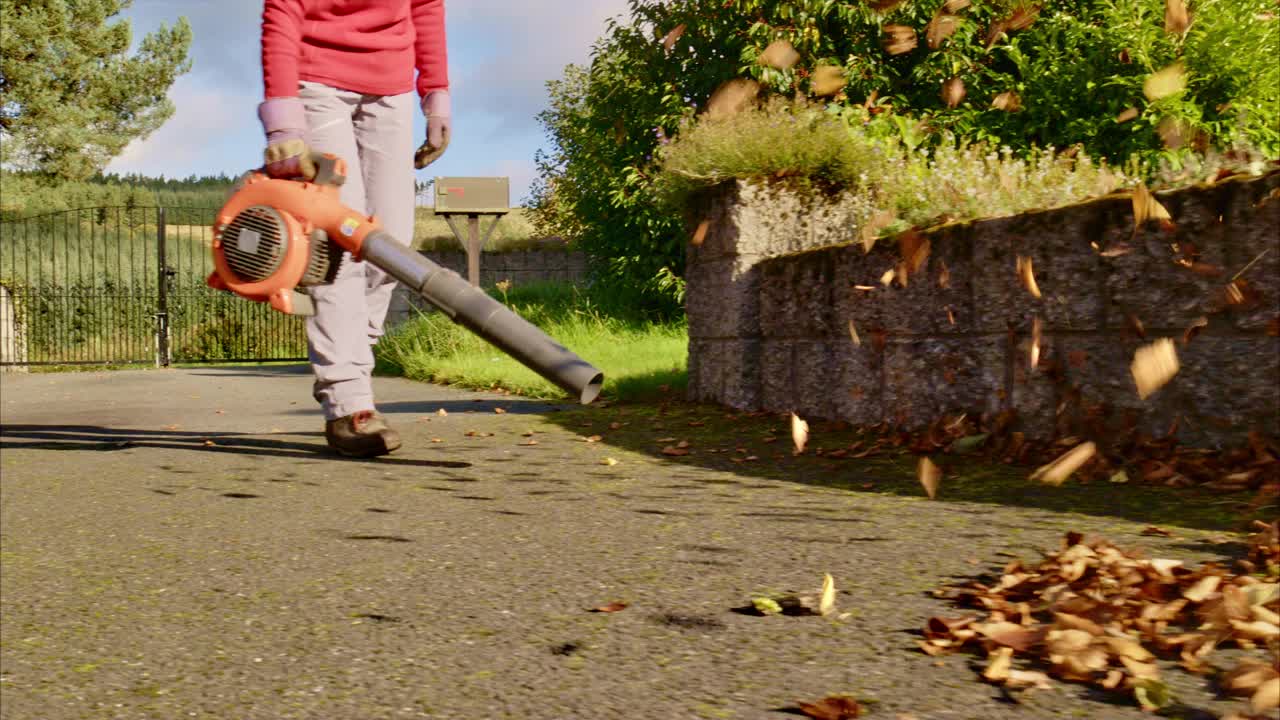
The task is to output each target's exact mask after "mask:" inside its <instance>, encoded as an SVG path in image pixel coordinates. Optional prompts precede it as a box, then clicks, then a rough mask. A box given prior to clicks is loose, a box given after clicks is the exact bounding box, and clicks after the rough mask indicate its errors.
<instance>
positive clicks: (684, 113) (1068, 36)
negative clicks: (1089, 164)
mask: <svg viewBox="0 0 1280 720" xmlns="http://www.w3.org/2000/svg"><path fill="white" fill-rule="evenodd" d="M1166 2H1169V3H1170V4H1171V5H1172V6H1174V7H1175V9H1176V7H1178V6H1180V0H1060V1H1059V2H1056V3H1053V4H1052V5H1032V4H1030V3H1029V2H1018V0H972V2H971V3H969V2H965V0H923V1H921V2H897V3H895V2H892V1H888V2H884V1H882V2H877V3H875V4H874V5H875V6H878V7H881V8H884V9H883V10H876V9H875V7H873V5H872V4H871V3H860V2H852V3H835V2H830V1H829V0H769V1H766V0H728V1H725V0H669V1H667V2H661V1H659V0H633V2H631V4H630V7H631V16H630V18H629V19H628V20H626V21H623V22H615V23H612V24H611V25H610V26H609V28H608V30H607V32H606V34H605V36H604V37H602V38H601V39H600V40H599V41H598V42H597V43H596V45H595V46H594V48H593V53H592V61H591V64H590V66H588V67H576V66H571V67H569V68H568V69H567V70H566V71H565V75H564V77H563V78H562V79H560V80H558V81H554V82H552V83H550V84H549V91H550V99H551V103H550V107H549V109H548V110H547V111H545V112H544V113H542V115H540V119H541V121H542V123H543V124H544V126H545V127H546V128H547V131H548V133H549V135H550V137H551V139H552V141H553V150H552V151H551V152H549V153H547V154H544V155H542V156H541V157H540V162H539V172H540V175H541V181H540V184H539V185H538V189H537V192H536V195H535V198H536V201H537V202H536V206H537V209H538V219H539V221H540V222H541V223H542V228H543V232H545V233H547V234H560V235H563V236H566V237H573V238H575V239H576V240H577V241H578V242H579V243H580V244H581V246H582V248H583V249H584V250H585V251H586V252H587V254H588V256H589V257H591V258H592V259H593V270H594V272H595V273H596V274H597V276H598V277H599V278H600V281H601V282H602V283H605V284H608V285H612V286H616V287H619V288H623V289H624V290H627V291H629V292H633V293H636V294H638V295H639V296H640V297H641V298H642V300H639V301H637V302H638V303H649V304H651V305H652V306H654V307H659V308H661V307H667V308H670V307H672V306H674V304H675V300H674V298H676V297H678V295H677V294H676V293H677V292H678V289H679V282H678V276H679V275H680V274H681V273H682V271H683V246H684V239H685V228H684V227H683V226H682V224H681V223H680V222H679V221H678V218H677V214H676V213H674V212H673V211H672V209H671V208H670V207H666V206H664V205H663V204H662V203H661V202H660V199H661V194H660V192H659V188H656V187H655V183H656V180H657V175H658V173H657V172H656V170H655V167H654V155H655V152H656V150H657V149H658V147H659V146H660V145H661V143H662V141H663V139H665V138H668V137H671V136H673V135H676V134H677V133H680V132H687V129H688V127H689V125H688V122H687V121H688V118H689V117H690V116H692V115H693V114H694V113H697V112H700V111H702V110H703V109H704V108H706V106H707V104H708V100H709V98H711V96H712V94H713V92H714V91H715V90H716V88H717V87H719V86H721V84H722V83H724V82H725V81H727V80H730V79H731V78H735V77H739V76H747V77H749V78H751V79H752V80H754V81H756V82H758V83H759V84H760V87H761V88H762V90H763V91H764V92H765V93H766V94H769V93H773V94H781V95H784V96H788V97H790V96H793V95H795V94H797V93H799V94H808V95H817V94H820V95H821V97H823V98H824V102H827V103H829V104H830V105H831V106H832V109H833V110H834V111H835V112H837V113H838V114H839V115H840V116H841V117H843V118H844V119H845V120H846V121H847V122H849V123H850V124H851V125H854V126H864V127H865V129H866V130H867V132H868V134H869V135H870V136H871V137H875V138H880V139H896V141H898V142H901V143H903V144H904V145H905V146H907V147H908V148H909V149H914V150H922V151H927V150H929V149H931V148H935V147H945V146H946V145H952V146H954V147H957V148H973V149H969V150H958V151H959V152H962V154H964V153H971V154H972V153H976V156H975V157H977V158H984V157H985V156H986V151H979V150H977V149H976V148H977V146H976V145H974V143H978V142H985V143H988V144H989V145H990V146H991V147H1009V148H1010V149H1011V150H1012V154H1013V155H1014V156H1018V157H1023V158H1028V162H1029V163H1031V164H1030V165H1028V167H1040V163H1043V162H1046V161H1047V160H1045V159H1044V157H1043V153H1044V152H1047V151H1049V150H1051V149H1052V148H1067V147H1073V146H1077V145H1078V146H1080V148H1081V150H1082V151H1083V152H1085V153H1087V154H1088V155H1089V156H1091V157H1093V158H1094V159H1095V160H1096V161H1103V160H1105V161H1108V162H1110V163H1111V164H1112V165H1113V166H1124V167H1129V166H1130V161H1131V158H1133V159H1134V163H1133V166H1134V167H1136V168H1139V169H1140V170H1141V171H1142V172H1143V173H1145V174H1148V175H1154V174H1156V173H1160V172H1164V173H1166V174H1168V175H1176V173H1177V172H1178V171H1179V169H1180V168H1182V167H1183V166H1185V165H1187V164H1192V165H1195V164H1198V163H1199V162H1200V161H1199V160H1198V159H1197V158H1196V155H1195V154H1196V153H1203V152H1204V151H1205V150H1208V149H1211V148H1214V147H1216V148H1218V149H1219V150H1222V151H1227V150H1230V149H1233V148H1236V147H1238V146H1244V147H1252V148H1256V149H1257V151H1259V152H1260V153H1261V154H1262V155H1264V156H1266V157H1275V156H1277V155H1278V154H1280V63H1276V62H1275V61H1274V58H1275V57H1277V56H1280V22H1278V21H1277V20H1276V9H1275V7H1274V3H1273V2H1272V0H1199V1H1198V2H1197V1H1195V0H1193V2H1192V5H1191V8H1190V18H1191V22H1190V25H1189V27H1187V28H1185V30H1184V29H1183V28H1181V27H1178V26H1177V25H1176V23H1175V24H1174V26H1173V27H1171V28H1169V29H1166V19H1165V14H1166V12H1165V3H1166ZM948 8H949V10H948ZM938 18H942V20H939V19H938ZM895 25H896V26H899V27H898V28H897V29H896V30H895V31H896V32H899V33H900V34H901V35H902V36H904V37H907V36H909V37H910V38H911V39H912V41H913V42H914V43H915V44H914V47H910V48H907V46H909V45H910V43H909V42H908V43H904V44H903V45H902V48H899V49H905V51H904V52H898V53H896V54H890V53H889V52H888V51H887V50H886V48H885V45H886V43H885V40H886V37H887V35H888V33H889V31H887V30H886V28H887V27H888V26H895ZM944 25H945V26H946V29H947V31H949V33H950V34H947V32H940V31H939V29H940V28H942V27H943V26H944ZM931 28H932V30H933V32H932V33H931V32H930V29H931ZM775 41H785V42H787V43H789V44H790V46H791V47H793V48H794V50H795V51H796V53H797V61H796V62H795V64H794V65H791V66H789V67H785V66H770V65H767V64H765V63H762V62H760V59H761V56H762V54H763V53H764V50H765V49H766V48H767V47H768V46H769V45H770V44H771V43H773V42H775ZM1169 67H1180V68H1181V69H1182V77H1181V84H1183V85H1185V87H1184V88H1183V89H1180V90H1178V89H1175V90H1174V91H1172V92H1167V93H1150V96H1149V94H1148V93H1147V92H1145V90H1144V86H1145V85H1146V82H1147V80H1148V78H1149V77H1151V75H1152V74H1153V73H1155V72H1157V71H1160V70H1162V69H1165V68H1169ZM824 68H825V69H824ZM832 76H834V77H835V78H836V79H837V80H836V85H837V87H834V88H819V87H816V85H818V84H820V83H818V80H819V79H822V78H830V77H832ZM944 84H950V87H951V88H952V90H953V91H958V90H959V89H960V88H963V94H962V95H961V93H959V92H954V93H953V94H952V95H951V96H950V98H949V99H947V98H944V97H943V92H942V89H943V87H944ZM815 90H816V91H818V92H817V93H815ZM998 98H1003V100H1002V101H998V100H997V99H998ZM1126 118H1127V119H1126ZM1121 120H1124V121H1121ZM740 139H741V140H742V141H743V142H744V143H751V140H750V138H747V137H745V136H743V137H742V138H740ZM944 140H945V142H944ZM957 143H959V145H957ZM965 143H968V145H965ZM794 152H799V151H794ZM841 152H843V151H841ZM942 152H943V153H946V152H950V151H949V150H942ZM1031 156H1036V157H1035V158H1032V157H1031ZM739 159H740V160H742V161H743V162H740V163H739V165H738V166H739V169H738V170H735V171H734V173H735V174H736V173H745V172H747V171H748V170H751V171H752V172H751V174H753V175H765V174H767V168H766V166H761V167H758V168H749V163H747V162H746V160H748V159H749V157H748V156H747V154H746V151H744V156H743V157H742V158H739ZM943 162H944V164H946V163H948V162H950V161H949V160H946V159H945V158H944V159H943ZM982 163H983V164H984V165H985V163H986V161H985V160H982ZM836 165H839V162H837V163H836ZM768 167H772V166H768ZM823 168H825V169H826V170H831V169H832V167H831V166H829V165H828V166H822V167H819V168H817V169H819V170H823ZM975 172H977V171H975ZM925 204H927V203H925ZM672 278H675V279H674V280H672ZM663 279H665V280H663Z"/></svg>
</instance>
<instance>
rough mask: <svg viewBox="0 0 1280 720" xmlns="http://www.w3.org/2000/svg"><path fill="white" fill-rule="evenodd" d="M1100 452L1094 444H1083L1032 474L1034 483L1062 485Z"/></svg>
mask: <svg viewBox="0 0 1280 720" xmlns="http://www.w3.org/2000/svg"><path fill="white" fill-rule="evenodd" d="M1097 452H1098V446H1097V445H1095V444H1094V443H1092V442H1083V443H1080V444H1079V445H1077V446H1075V447H1073V448H1071V449H1070V450H1068V451H1066V452H1065V453H1063V454H1062V455H1061V456H1059V457H1058V459H1057V460H1054V461H1053V462H1051V463H1049V464H1048V465H1045V466H1043V467H1041V468H1039V469H1038V470H1036V471H1035V472H1034V473H1032V474H1031V480H1032V482H1035V481H1039V482H1042V483H1045V484H1046V485H1061V484H1062V483H1064V482H1066V480H1067V478H1069V477H1071V475H1072V474H1073V473H1075V471H1077V470H1079V469H1080V468H1081V467H1083V466H1084V464H1085V463H1087V462H1089V460H1090V459H1092V458H1093V456H1094V454H1096V453H1097Z"/></svg>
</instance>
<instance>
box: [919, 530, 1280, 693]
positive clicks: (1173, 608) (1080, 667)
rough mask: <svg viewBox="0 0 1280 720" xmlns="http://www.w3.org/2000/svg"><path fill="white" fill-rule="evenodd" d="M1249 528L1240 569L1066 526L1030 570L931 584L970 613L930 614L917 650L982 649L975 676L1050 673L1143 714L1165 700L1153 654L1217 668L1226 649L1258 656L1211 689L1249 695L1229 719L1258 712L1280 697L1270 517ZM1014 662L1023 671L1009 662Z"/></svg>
mask: <svg viewBox="0 0 1280 720" xmlns="http://www.w3.org/2000/svg"><path fill="white" fill-rule="evenodd" d="M1255 525H1256V528H1257V533H1256V534H1255V535H1254V536H1253V537H1252V539H1251V543H1250V557H1249V559H1248V560H1247V561H1244V562H1245V564H1243V565H1242V566H1241V567H1239V568H1238V569H1239V570H1243V571H1244V572H1242V573H1236V572H1232V571H1229V570H1228V569H1226V568H1223V567H1222V566H1220V565H1217V564H1214V563H1206V564H1204V565H1202V566H1201V567H1199V568H1196V569H1192V568H1188V567H1185V566H1184V565H1183V563H1182V561H1180V560H1166V559H1148V558H1146V557H1143V556H1142V555H1141V554H1140V553H1138V552H1126V551H1123V550H1121V549H1120V548H1118V547H1116V546H1115V545H1113V544H1112V543H1110V542H1108V541H1106V540H1104V539H1089V540H1085V538H1084V537H1083V536H1081V535H1080V534H1079V533H1074V532H1073V533H1068V534H1067V536H1066V538H1065V540H1064V542H1063V546H1062V549H1061V550H1060V551H1058V552H1054V553H1050V554H1048V555H1047V556H1046V557H1045V559H1044V560H1043V561H1042V562H1040V563H1039V564H1038V565H1035V566H1034V567H1029V566H1027V565H1024V564H1023V563H1022V562H1021V561H1017V560H1015V561H1013V562H1011V563H1009V564H1008V565H1007V566H1006V567H1005V568H1004V571H1003V573H1002V574H1001V576H1000V578H999V580H998V581H997V582H995V583H994V584H988V583H983V582H978V581H973V582H970V583H967V584H966V585H964V586H961V587H959V588H955V589H952V590H944V591H941V592H940V593H939V594H940V595H941V596H944V597H949V598H951V599H952V600H954V601H956V602H957V603H958V604H960V605H962V606H964V607H969V608H972V609H974V610H976V611H978V612H975V613H970V614H967V615H963V616H960V617H954V618H942V617H934V618H930V619H929V621H928V622H927V623H926V624H925V628H924V638H925V639H924V640H922V641H921V642H920V647H921V649H923V650H924V651H925V652H926V653H928V654H929V655H941V654H945V653H952V652H956V651H959V650H962V649H975V648H981V649H983V650H985V651H986V653H987V657H988V662H987V667H986V669H985V671H984V672H983V674H982V676H983V678H984V679H985V680H987V681H989V682H992V683H997V684H1000V685H1003V686H1006V687H1009V688H1026V687H1041V688H1042V687H1046V686H1049V685H1051V684H1052V682H1053V681H1052V679H1051V678H1057V679H1060V680H1065V681H1070V682H1080V683H1088V684H1093V685H1096V686H1098V687H1101V688H1104V689H1106V690H1111V691H1117V692H1121V691H1123V692H1129V693H1131V694H1132V695H1133V697H1134V699H1135V700H1136V701H1137V702H1138V703H1139V704H1140V705H1142V706H1143V707H1144V708H1145V709H1149V710H1151V709H1155V708H1159V707H1162V706H1164V705H1166V704H1168V703H1169V702H1170V697H1169V692H1168V689H1167V687H1166V686H1165V684H1164V683H1163V682H1162V680H1161V675H1160V670H1159V669H1158V667H1157V663H1156V660H1157V659H1158V658H1163V659H1168V660H1174V661H1177V663H1178V664H1179V665H1180V666H1181V667H1182V668H1183V669H1185V670H1187V671H1189V672H1192V673H1196V674H1203V675H1210V674H1216V673H1217V672H1218V669H1216V668H1214V667H1213V666H1212V665H1211V664H1210V662H1209V659H1210V655H1211V654H1212V653H1213V652H1214V650H1216V649H1217V648H1219V647H1228V646H1235V647H1239V648H1243V649H1245V650H1250V651H1253V652H1255V653H1257V654H1259V655H1262V656H1265V657H1247V658H1246V659H1244V660H1242V661H1240V662H1239V663H1237V664H1236V666H1235V667H1233V668H1231V669H1230V670H1228V671H1226V672H1225V673H1223V674H1221V675H1219V676H1218V677H1217V685H1218V687H1219V688H1220V689H1221V690H1222V691H1223V692H1224V693H1226V694H1229V695H1233V696H1240V697H1243V698H1246V699H1247V702H1248V713H1250V714H1249V715H1240V716H1237V717H1261V716H1263V714H1265V713H1271V712H1273V711H1274V710H1275V709H1276V707H1277V706H1278V705H1280V673H1278V672H1277V671H1276V669H1275V666H1276V661H1277V658H1280V522H1275V523H1270V524H1267V523H1262V522H1258V523H1256V524H1255ZM1259 568H1265V571H1264V572H1261V573H1255V572H1254V571H1257V570H1258V569H1259ZM1019 659H1022V660H1025V661H1027V662H1026V665H1028V666H1033V669H1022V668H1017V667H1015V661H1016V660H1019ZM1034 667H1040V668H1044V669H1047V671H1048V672H1047V673H1046V672H1044V671H1043V670H1038V669H1034Z"/></svg>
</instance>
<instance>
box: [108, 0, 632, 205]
mask: <svg viewBox="0 0 1280 720" xmlns="http://www.w3.org/2000/svg"><path fill="white" fill-rule="evenodd" d="M626 11H627V2H626V0H546V1H545V2H518V1H513V0H446V14H447V23H448V31H449V55H450V80H451V84H452V86H453V94H454V105H453V106H454V114H455V119H454V126H455V128H456V132H455V138H454V144H453V146H452V147H451V148H450V150H449V152H448V153H446V155H445V157H444V158H443V159H442V160H441V162H440V163H438V167H436V166H433V167H432V168H431V169H430V170H428V171H424V172H422V173H419V175H420V177H425V176H431V175H437V174H438V175H494V174H499V175H508V176H510V177H511V194H512V202H520V201H521V200H523V199H524V197H525V196H526V195H527V193H528V189H529V185H530V183H531V181H532V179H533V178H534V176H535V170H534V160H533V158H534V153H535V152H536V150H537V149H538V147H539V146H540V145H541V144H542V143H543V138H542V130H541V128H540V127H539V125H538V122H537V119H536V115H537V113H538V112H539V111H540V110H541V109H542V108H543V107H545V104H546V82H547V81H548V80H552V79H555V78H558V77H560V76H561V74H562V72H563V70H564V66H565V65H567V64H569V63H584V62H587V61H588V60H589V58H590V47H591V44H592V43H593V42H594V41H595V40H596V39H598V38H599V37H600V36H601V35H602V34H603V33H604V29H605V21H606V19H608V18H610V17H614V16H618V15H620V14H625V13H626ZM261 13H262V2H261V0H220V1H219V2H212V1H210V2H192V1H190V0H138V1H137V2H135V4H134V6H133V8H131V9H130V10H129V11H128V12H127V13H126V16H127V17H129V18H130V19H131V20H132V21H133V29H134V38H135V40H137V39H141V37H142V36H143V35H145V34H146V33H147V32H149V31H150V30H153V29H154V28H155V27H156V26H157V25H158V24H159V23H161V22H164V23H169V24H172V23H173V22H174V21H175V20H176V19H177V18H178V17H179V16H186V17H187V18H188V20H189V21H190V22H191V26H192V31H193V35H194V37H193V42H192V52H191V55H192V65H193V67H192V70H191V72H190V73H189V74H188V75H185V76H183V77H182V78H179V80H178V81H177V82H176V83H175V84H174V86H173V88H172V89H171V91H170V98H171V99H172V100H173V102H174V104H175V105H176V107H177V111H176V112H175V114H174V116H173V117H172V118H171V119H170V120H169V121H168V122H167V123H165V125H164V126H163V127H162V128H160V129H159V130H158V131H156V132H155V133H153V134H152V135H151V137H149V138H147V139H146V140H142V141H135V142H134V143H131V144H130V145H129V146H128V147H127V148H126V149H125V152H124V153H123V154H122V155H121V156H120V157H118V158H116V160H115V161H113V162H112V163H111V165H110V166H109V167H108V170H109V171H112V172H138V173H144V174H149V175H157V174H164V175H167V176H169V177H173V176H185V175H189V174H197V175H203V174H217V173H227V174H230V175H234V174H238V173H240V172H242V171H244V170H245V169H248V168H249V167H253V166H254V165H256V164H258V163H260V162H261V151H262V142H263V139H262V135H261V128H260V126H259V125H258V119H257V114H256V105H257V103H258V102H259V101H260V100H261V93H262V71H261V67H260V65H259V63H260V49H259V44H258V43H259V40H260V22H261V16H262V15H261ZM418 126H419V129H421V121H419V122H418Z"/></svg>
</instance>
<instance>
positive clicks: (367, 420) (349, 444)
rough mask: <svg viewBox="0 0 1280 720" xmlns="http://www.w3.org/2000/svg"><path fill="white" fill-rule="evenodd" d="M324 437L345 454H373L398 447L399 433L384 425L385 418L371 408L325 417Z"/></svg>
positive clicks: (364, 455)
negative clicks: (335, 417) (331, 418)
mask: <svg viewBox="0 0 1280 720" xmlns="http://www.w3.org/2000/svg"><path fill="white" fill-rule="evenodd" d="M324 437H325V439H326V440H328V441H329V447H331V448H333V449H334V450H337V451H338V452H339V453H342V454H343V455H346V456H347V457H375V456H377V455H386V454H387V453H389V452H391V451H393V450H395V449H396V448H398V447H400V433H398V432H396V431H395V430H392V429H391V428H390V427H388V426H387V421H386V419H385V418H383V417H382V415H380V414H379V413H378V412H376V411H374V410H361V411H360V412H358V413H353V414H351V415H347V416H346V417H340V418H338V419H337V420H329V421H328V422H326V423H325V424H324Z"/></svg>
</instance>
